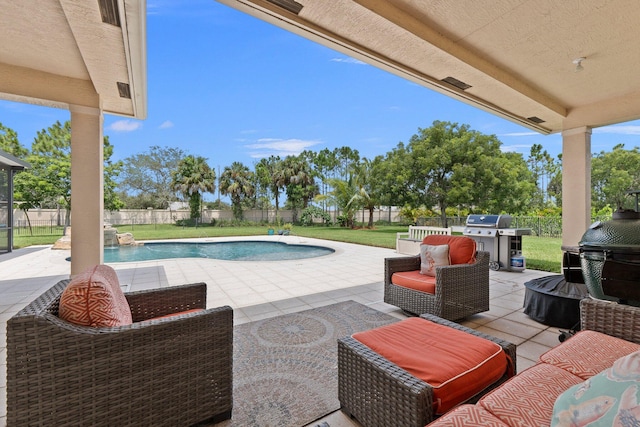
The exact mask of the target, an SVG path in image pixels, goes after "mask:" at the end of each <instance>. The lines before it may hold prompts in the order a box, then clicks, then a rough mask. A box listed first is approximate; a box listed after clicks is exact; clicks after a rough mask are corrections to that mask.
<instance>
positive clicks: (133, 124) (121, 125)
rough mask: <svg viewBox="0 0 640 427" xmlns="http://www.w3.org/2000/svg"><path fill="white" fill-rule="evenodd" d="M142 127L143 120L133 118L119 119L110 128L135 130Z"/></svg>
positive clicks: (120, 130) (127, 130)
mask: <svg viewBox="0 0 640 427" xmlns="http://www.w3.org/2000/svg"><path fill="white" fill-rule="evenodd" d="M140 128H142V122H138V121H133V120H118V121H117V122H113V123H111V126H109V129H110V130H112V131H115V132H133V131H134V130H138V129H140Z"/></svg>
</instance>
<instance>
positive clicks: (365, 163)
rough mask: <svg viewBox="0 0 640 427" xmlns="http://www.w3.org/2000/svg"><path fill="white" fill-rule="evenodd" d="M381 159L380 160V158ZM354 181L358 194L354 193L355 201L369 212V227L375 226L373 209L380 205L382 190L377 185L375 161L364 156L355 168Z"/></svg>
mask: <svg viewBox="0 0 640 427" xmlns="http://www.w3.org/2000/svg"><path fill="white" fill-rule="evenodd" d="M378 161H379V160H378ZM354 169H355V175H354V181H355V186H356V189H357V191H356V194H354V195H353V197H352V199H353V202H354V203H356V204H357V205H359V206H361V207H362V208H364V209H366V210H367V211H368V212H369V222H368V224H367V227H368V228H373V211H374V209H375V208H376V207H378V206H380V197H381V193H382V192H381V191H379V190H380V189H379V188H376V187H375V183H376V182H375V180H374V176H373V174H374V162H372V161H371V160H369V159H367V158H366V157H365V158H363V159H362V160H361V161H360V163H359V164H358V165H357V166H356V167H355V168H354Z"/></svg>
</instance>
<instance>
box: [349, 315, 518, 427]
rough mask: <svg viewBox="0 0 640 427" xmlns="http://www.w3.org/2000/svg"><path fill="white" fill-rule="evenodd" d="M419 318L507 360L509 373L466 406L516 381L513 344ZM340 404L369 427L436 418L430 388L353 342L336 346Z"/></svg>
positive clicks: (406, 426) (408, 425)
mask: <svg viewBox="0 0 640 427" xmlns="http://www.w3.org/2000/svg"><path fill="white" fill-rule="evenodd" d="M421 317H423V318H425V319H427V320H430V321H432V322H435V323H439V324H442V325H446V326H449V327H451V328H455V329H458V330H461V331H465V332H467V333H470V334H473V335H476V336H479V337H482V338H485V339H488V340H491V341H493V342H495V343H497V344H498V345H500V346H501V347H502V348H503V350H504V351H505V353H506V354H507V356H509V358H510V359H511V361H512V363H513V370H507V372H506V373H505V374H504V376H503V377H502V378H501V379H499V380H498V381H497V382H495V383H494V384H492V385H491V386H489V387H487V388H486V389H484V390H483V391H482V393H480V394H478V395H476V396H474V397H473V398H472V399H471V400H470V401H469V403H472V402H476V401H477V400H478V399H479V398H480V397H482V395H484V394H486V393H487V392H489V391H490V390H493V389H494V388H496V387H497V386H498V385H500V384H502V383H503V382H505V381H506V380H507V379H509V378H511V376H513V375H515V372H516V346H515V345H514V344H512V343H510V342H508V341H504V340H502V339H500V338H496V337H492V336H490V335H487V334H484V333H482V332H478V331H476V330H473V329H470V328H467V327H465V326H462V325H459V324H457V323H454V322H451V321H448V320H445V319H441V318H439V317H437V316H433V315H430V314H424V315H422V316H421ZM445 339H446V338H445ZM425 357H428V355H425ZM338 399H339V401H340V407H341V409H342V411H343V412H345V413H346V414H347V415H350V416H351V417H353V418H355V419H357V420H358V421H359V422H360V423H361V424H362V425H364V426H367V427H386V426H394V427H423V426H425V425H426V424H428V423H430V422H431V421H433V419H434V418H435V414H434V413H433V387H432V386H431V385H429V384H428V383H426V382H424V381H422V380H421V379H419V378H416V377H414V376H413V375H411V374H410V373H409V372H407V371H405V370H404V369H402V368H400V367H399V366H398V365H396V364H395V363H392V362H390V361H388V360H387V359H385V358H384V357H382V356H380V355H379V354H378V353H376V352H374V351H373V350H371V349H370V348H369V347H367V346H365V345H363V344H362V343H360V342H359V341H357V340H355V339H354V338H351V337H346V338H341V339H339V340H338Z"/></svg>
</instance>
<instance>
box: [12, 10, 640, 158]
mask: <svg viewBox="0 0 640 427" xmlns="http://www.w3.org/2000/svg"><path fill="white" fill-rule="evenodd" d="M147 8H148V18H147V52H148V112H149V114H148V117H147V119H146V120H143V121H139V120H131V119H127V118H123V117H119V116H111V115H106V116H105V129H104V133H105V135H108V136H109V138H110V141H111V143H112V144H113V145H114V156H113V159H114V160H119V159H124V158H126V157H128V156H131V155H134V154H137V153H141V152H144V151H147V150H148V149H149V147H150V146H153V145H159V146H167V147H180V148H182V149H183V150H184V151H185V152H187V153H188V154H195V155H201V156H204V157H206V158H207V159H208V162H209V165H210V166H212V167H213V168H216V169H217V168H218V167H220V168H224V167H225V166H228V165H230V164H231V163H232V162H234V161H240V162H242V163H244V164H245V165H247V166H249V167H252V166H253V164H254V162H256V161H257V160H259V159H260V158H262V157H268V156H269V155H271V154H275V155H280V156H286V155H289V154H298V153H299V152H301V151H302V150H305V149H309V150H313V151H320V150H322V149H324V148H329V149H330V150H331V149H333V148H336V147H341V146H350V147H352V148H354V149H357V150H358V151H359V152H360V155H361V156H364V157H369V158H373V157H375V156H376V155H378V154H385V153H387V152H388V151H390V150H391V149H393V148H394V147H395V146H396V145H397V144H398V143H399V142H407V141H408V140H409V139H410V138H411V136H412V135H414V134H415V133H417V130H418V128H426V127H429V126H431V124H432V123H433V121H434V120H442V121H450V122H457V123H464V124H468V125H470V126H471V128H472V129H474V130H477V131H480V132H483V133H487V134H495V135H497V136H498V138H499V139H500V141H502V143H503V146H502V148H503V150H504V151H516V152H519V153H523V154H524V155H525V157H526V156H527V155H528V153H529V150H530V147H531V145H533V144H536V143H537V144H542V146H543V147H544V149H545V150H547V151H548V152H549V153H550V154H551V155H553V156H556V155H557V154H559V153H560V152H561V149H562V138H561V136H560V135H559V134H554V135H548V136H544V135H540V134H537V133H535V132H533V131H531V130H529V129H527V128H524V127H522V126H519V125H516V124H513V123H511V122H509V121H507V120H504V119H501V118H499V117H497V116H494V115H491V114H489V113H485V112H483V111H481V110H479V109H477V108H474V107H470V106H468V105H466V104H464V103H461V102H459V101H455V100H453V99H451V98H448V97H446V96H443V95H440V94H438V93H436V92H434V91H431V90H429V89H426V88H424V87H421V86H418V85H416V84H414V83H412V82H409V81H407V80H403V79H401V78H399V77H396V76H394V75H392V74H389V73H387V72H385V71H382V70H379V69H377V68H375V67H373V66H370V65H366V64H364V63H362V62H359V61H356V60H354V59H351V58H349V57H347V56H345V55H343V54H341V53H338V52H335V51H332V50H330V49H328V48H325V47H323V46H320V45H318V44H315V43H313V42H310V41H308V40H306V39H303V38H301V37H299V36H297V35H294V34H291V33H288V32H286V31H284V30H281V29H280V28H277V27H275V26H273V25H271V24H268V23H265V22H262V21H260V20H257V19H255V18H253V17H251V16H248V15H246V14H243V13H241V12H238V11H236V10H234V9H231V8H229V7H227V6H225V5H222V4H219V3H217V2H215V1H214V0H191V1H190V2H189V3H188V6H185V3H183V2H180V1H178V0H148V2H147ZM68 119H69V112H68V111H66V110H57V109H50V108H44V107H38V106H31V105H26V104H18V103H13V102H8V101H0V123H2V124H3V125H5V126H7V127H10V128H12V129H14V130H15V131H17V132H18V137H19V139H20V142H21V143H22V144H23V145H25V146H27V147H31V143H32V141H33V138H34V137H35V136H36V133H37V131H39V130H41V129H44V128H47V127H49V126H50V125H52V124H53V123H54V122H55V121H56V120H60V121H65V120H68ZM617 143H624V144H625V147H626V148H629V149H630V148H633V147H635V146H638V145H640V121H634V122H629V123H624V124H620V125H616V126H610V127H607V128H600V129H594V135H593V137H592V151H593V152H600V151H603V150H604V151H608V150H610V149H611V148H612V147H613V145H615V144H617Z"/></svg>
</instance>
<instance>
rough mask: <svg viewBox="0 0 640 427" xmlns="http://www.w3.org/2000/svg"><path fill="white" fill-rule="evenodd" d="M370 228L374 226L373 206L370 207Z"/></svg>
mask: <svg viewBox="0 0 640 427" xmlns="http://www.w3.org/2000/svg"><path fill="white" fill-rule="evenodd" d="M367 227H369V228H373V208H372V207H371V208H369V224H368V225H367Z"/></svg>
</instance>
